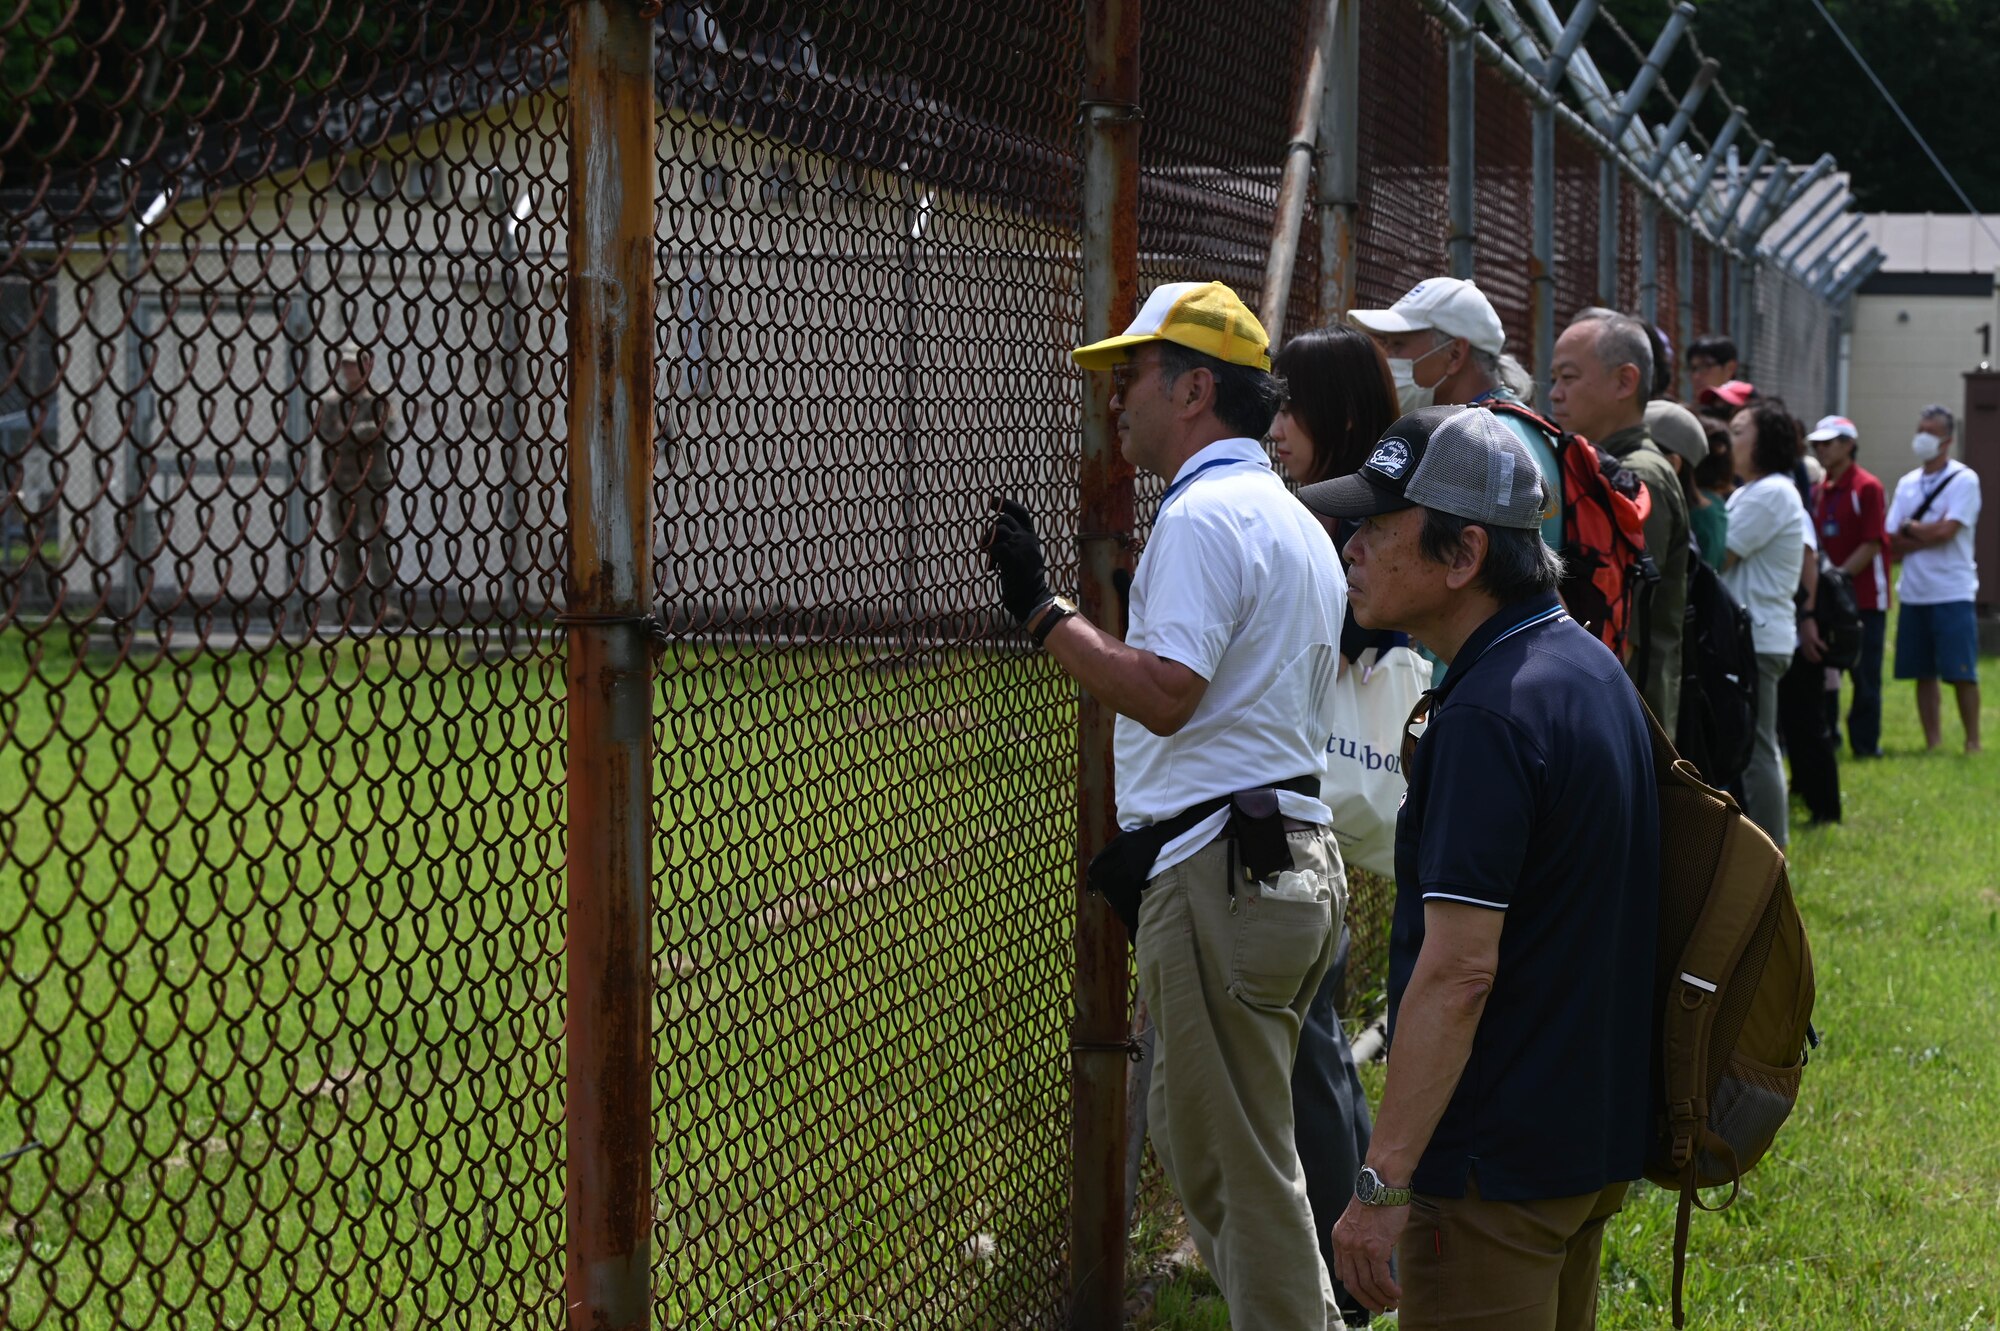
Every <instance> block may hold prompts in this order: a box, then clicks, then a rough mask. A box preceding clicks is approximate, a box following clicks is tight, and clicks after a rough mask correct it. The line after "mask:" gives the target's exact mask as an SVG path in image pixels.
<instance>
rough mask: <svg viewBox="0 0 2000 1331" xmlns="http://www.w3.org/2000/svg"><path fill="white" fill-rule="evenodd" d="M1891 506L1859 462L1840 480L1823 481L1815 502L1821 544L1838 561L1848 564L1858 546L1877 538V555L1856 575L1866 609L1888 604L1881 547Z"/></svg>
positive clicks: (1886, 570)
mask: <svg viewBox="0 0 2000 1331" xmlns="http://www.w3.org/2000/svg"><path fill="white" fill-rule="evenodd" d="M1888 508H1889V502H1888V499H1887V497H1886V496H1885V495H1884V494H1883V493H1882V482H1880V481H1878V480H1876V479H1875V478H1874V477H1873V476H1871V475H1870V474H1869V473H1868V472H1866V471H1864V470H1863V469H1862V468H1861V466H1860V464H1858V463H1857V464H1855V465H1854V466H1851V467H1849V468H1848V469H1847V470H1846V471H1844V472H1842V473H1841V474H1840V479H1839V480H1835V479H1833V478H1832V477H1828V478H1827V479H1826V480H1824V481H1821V482H1820V486H1819V502H1818V503H1816V504H1815V505H1814V506H1813V519H1814V521H1816V522H1817V523H1818V524H1819V548H1820V549H1821V550H1822V551H1824V552H1825V553H1826V557H1827V558H1828V559H1831V560H1832V561H1833V562H1834V563H1835V564H1845V563H1846V562H1847V560H1848V557H1849V556H1850V555H1852V554H1853V553H1854V552H1855V550H1857V549H1859V548H1860V547H1861V546H1863V545H1866V544H1867V543H1868V542H1870V541H1873V542H1875V558H1874V559H1872V560H1871V561H1869V564H1868V567H1867V568H1864V569H1862V570H1861V571H1860V572H1859V573H1857V574H1855V575H1854V599H1855V601H1856V602H1857V603H1858V604H1859V605H1860V606H1861V608H1862V609H1863V610H1887V609H1888V608H1889V563H1888V560H1887V558H1886V557H1885V555H1884V553H1883V550H1882V517H1883V514H1884V513H1886V512H1887V511H1888Z"/></svg>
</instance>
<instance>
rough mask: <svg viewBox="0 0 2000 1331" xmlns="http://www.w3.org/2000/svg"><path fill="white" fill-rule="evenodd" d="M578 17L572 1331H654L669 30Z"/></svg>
mask: <svg viewBox="0 0 2000 1331" xmlns="http://www.w3.org/2000/svg"><path fill="white" fill-rule="evenodd" d="M643 11H644V6H643V4H642V3H641V0H572V3H571V5H570V66H569V71H570V84H569V113H570V125H569V133H570V139H569V477H568V480H569V488H568V500H569V533H570V583H569V588H568V595H569V608H568V612H567V613H566V614H565V615H564V616H563V622H564V623H565V624H566V626H567V629H568V685H569V789H568V793H569V941H568V956H567V960H568V973H569V991H568V993H569V1006H568V1008H567V1027H566V1036H565V1038H566V1041H567V1052H568V1058H569V1074H568V1085H567V1099H566V1101H565V1106H566V1107H565V1117H566V1120H567V1123H568V1130H569V1141H568V1146H569V1172H568V1179H567V1185H566V1188H565V1208H566V1212H567V1217H568V1222H569V1232H568V1251H567V1263H566V1269H565V1274H564V1290H565V1297H564V1303H565V1305H566V1308H567V1312H568V1324H569V1326H570V1327H571V1328H572V1329H573V1331H605V1329H606V1328H610V1329H613V1331H624V1329H625V1328H641V1327H645V1326H647V1325H648V1324H649V1323H650V1320H651V1319H650V1303H649V1284H650V1274H651V1267H652V1244H651V1234H652V1221H653V1207H652V1185H651V1176H650V1175H651V1171H650V1166H651V1161H652V1146H653V1114H652V1105H651V1097H650V1090H651V1086H652V1061H651V1058H652V1044H651V1030H650V1026H649V1020H648V1019H649V1014H650V1011H651V998H652V983H651V973H650V970H649V968H648V964H647V961H648V938H649V931H650V926H651V920H652V911H651V887H652V864H651V851H652V798H651V785H650V780H651V772H652V761H651V760H652V752H651V749H652V746H651V742H650V736H651V717H652V671H651V658H650V656H649V648H648V645H647V625H646V615H647V611H648V609H649V607H650V605H651V602H652V569H651V564H650V561H649V560H648V558H647V534H648V530H649V524H648V517H647V515H648V503H649V497H650V494H651V490H652V485H651V478H652V453H653V307H654V296H653V251H654V239H653V237H654V224H653V190H654V171H655V167H654V162H653V137H654V108H653V77H654V75H653V23H652V20H651V19H650V18H649V17H647V16H645V14H644V12H643Z"/></svg>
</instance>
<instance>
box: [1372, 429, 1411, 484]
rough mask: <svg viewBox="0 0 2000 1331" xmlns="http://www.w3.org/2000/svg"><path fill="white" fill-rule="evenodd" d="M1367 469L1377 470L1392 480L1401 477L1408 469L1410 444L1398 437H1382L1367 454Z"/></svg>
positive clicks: (1397, 479) (1400, 478) (1398, 479)
mask: <svg viewBox="0 0 2000 1331" xmlns="http://www.w3.org/2000/svg"><path fill="white" fill-rule="evenodd" d="M1368 469H1369V470H1370V471H1379V472H1381V473H1382V474H1383V475H1384V476H1387V477H1388V478H1389V479H1390V480H1392V481H1400V480H1402V479H1403V473H1404V472H1406V471H1408V470H1409V469H1410V446H1409V445H1408V444H1406V443H1404V442H1403V441H1402V440H1400V439H1384V440H1383V441H1382V442H1381V443H1380V444H1379V445H1377V446H1376V449H1375V451H1374V452H1373V453H1371V454H1369V456H1368Z"/></svg>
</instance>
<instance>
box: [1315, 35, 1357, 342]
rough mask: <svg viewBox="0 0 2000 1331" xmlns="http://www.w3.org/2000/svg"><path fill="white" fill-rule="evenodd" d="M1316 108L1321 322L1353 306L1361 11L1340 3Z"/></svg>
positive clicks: (1344, 312)
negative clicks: (1321, 95)
mask: <svg viewBox="0 0 2000 1331" xmlns="http://www.w3.org/2000/svg"><path fill="white" fill-rule="evenodd" d="M1332 24H1333V32H1332V34H1331V37H1332V43H1331V47H1330V55H1329V58H1328V60H1327V68H1326V96H1325V99H1324V100H1323V101H1322V102H1321V103H1320V122H1319V141H1320V146H1321V151H1322V152H1324V153H1325V157H1324V158H1323V160H1322V161H1321V163H1320V172H1319V321H1320V322H1321V323H1322V324H1328V323H1332V322H1333V321H1334V320H1336V319H1339V318H1341V317H1343V316H1344V315H1346V313H1347V311H1348V310H1349V309H1351V308H1353V305H1354V230H1355V214H1356V212H1357V210H1358V209H1359V208H1360V203H1361V194H1360V180H1361V142H1360V139H1361V129H1360V127H1361V5H1360V0H1339V3H1338V8H1337V9H1336V10H1335V11H1334V15H1333V18H1332Z"/></svg>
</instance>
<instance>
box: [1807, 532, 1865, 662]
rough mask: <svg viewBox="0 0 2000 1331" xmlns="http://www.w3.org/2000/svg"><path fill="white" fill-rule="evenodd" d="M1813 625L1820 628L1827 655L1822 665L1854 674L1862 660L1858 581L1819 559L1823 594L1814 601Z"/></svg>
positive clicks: (1827, 560) (1821, 558)
mask: <svg viewBox="0 0 2000 1331" xmlns="http://www.w3.org/2000/svg"><path fill="white" fill-rule="evenodd" d="M1813 622H1814V623H1816V624H1818V625H1819V636H1820V640H1821V641H1822V642H1824V643H1825V644H1826V655H1824V656H1822V657H1821V658H1820V659H1819V664H1820V665H1823V666H1832V667H1833V668H1834V669H1835V670H1852V669H1853V668H1854V663H1855V662H1856V661H1859V660H1860V659H1861V603H1860V602H1859V601H1856V600H1855V599H1854V580H1853V579H1852V578H1850V577H1848V576H1847V575H1846V574H1845V573H1843V572H1841V571H1840V570H1839V569H1837V568H1835V567H1834V566H1833V561H1832V560H1830V559H1828V558H1827V557H1826V556H1825V555H1821V556H1820V557H1819V594H1818V596H1817V597H1816V598H1815V599H1814V601H1813Z"/></svg>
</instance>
